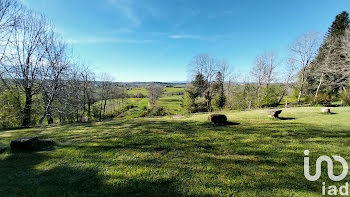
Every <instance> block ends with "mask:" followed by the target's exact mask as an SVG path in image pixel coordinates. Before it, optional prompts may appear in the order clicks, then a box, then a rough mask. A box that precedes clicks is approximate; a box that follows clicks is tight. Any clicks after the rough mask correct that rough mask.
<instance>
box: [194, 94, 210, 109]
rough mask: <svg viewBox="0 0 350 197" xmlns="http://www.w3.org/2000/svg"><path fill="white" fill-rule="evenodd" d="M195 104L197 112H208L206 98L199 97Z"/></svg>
mask: <svg viewBox="0 0 350 197" xmlns="http://www.w3.org/2000/svg"><path fill="white" fill-rule="evenodd" d="M194 104H195V112H208V108H207V99H205V98H204V97H198V98H196V100H195V101H194Z"/></svg>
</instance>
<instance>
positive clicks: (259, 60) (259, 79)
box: [250, 51, 279, 103]
mask: <svg viewBox="0 0 350 197" xmlns="http://www.w3.org/2000/svg"><path fill="white" fill-rule="evenodd" d="M278 66H279V62H278V56H277V54H276V53H275V52H273V51H271V52H264V53H263V54H261V55H258V56H257V57H256V59H255V65H254V66H253V67H252V69H251V71H250V73H251V75H252V77H253V79H254V80H255V82H256V83H257V87H256V92H257V102H258V103H259V102H260V97H261V93H260V92H261V89H262V87H263V86H265V87H264V88H266V89H268V88H269V86H270V84H271V83H272V82H273V81H275V80H276V76H275V75H276V68H277V67H278Z"/></svg>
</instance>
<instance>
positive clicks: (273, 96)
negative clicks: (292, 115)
mask: <svg viewBox="0 0 350 197" xmlns="http://www.w3.org/2000/svg"><path fill="white" fill-rule="evenodd" d="M278 101H279V93H278V90H277V89H276V88H273V87H269V88H268V89H266V90H265V97H264V98H263V100H262V101H261V104H260V106H261V107H277V106H278V105H279V103H278Z"/></svg>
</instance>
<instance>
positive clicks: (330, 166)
mask: <svg viewBox="0 0 350 197" xmlns="http://www.w3.org/2000/svg"><path fill="white" fill-rule="evenodd" d="M309 153H310V152H309V150H305V151H304V154H305V155H306V157H304V175H305V177H306V179H307V180H309V181H317V180H318V179H319V178H320V176H321V164H322V162H323V161H325V162H327V166H328V177H329V178H330V179H331V180H332V181H341V180H343V179H344V178H345V177H346V175H348V170H349V166H348V163H347V162H346V160H345V159H344V158H342V157H340V156H336V155H332V157H333V159H334V160H335V161H338V162H340V163H341V164H342V166H343V172H342V173H341V174H340V175H338V176H335V175H334V174H333V160H332V159H331V158H330V157H328V156H321V157H319V158H318V159H317V160H316V173H315V175H314V176H311V175H310V159H309V157H308V156H309Z"/></svg>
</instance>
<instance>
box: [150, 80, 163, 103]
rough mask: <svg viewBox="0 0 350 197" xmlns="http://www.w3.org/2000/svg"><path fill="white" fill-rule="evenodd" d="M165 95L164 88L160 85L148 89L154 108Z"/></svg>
mask: <svg viewBox="0 0 350 197" xmlns="http://www.w3.org/2000/svg"><path fill="white" fill-rule="evenodd" d="M162 93H163V87H162V86H159V85H151V86H149V87H148V99H149V104H150V106H151V108H152V107H154V106H156V105H157V102H158V100H159V98H160V96H161V95H162Z"/></svg>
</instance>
